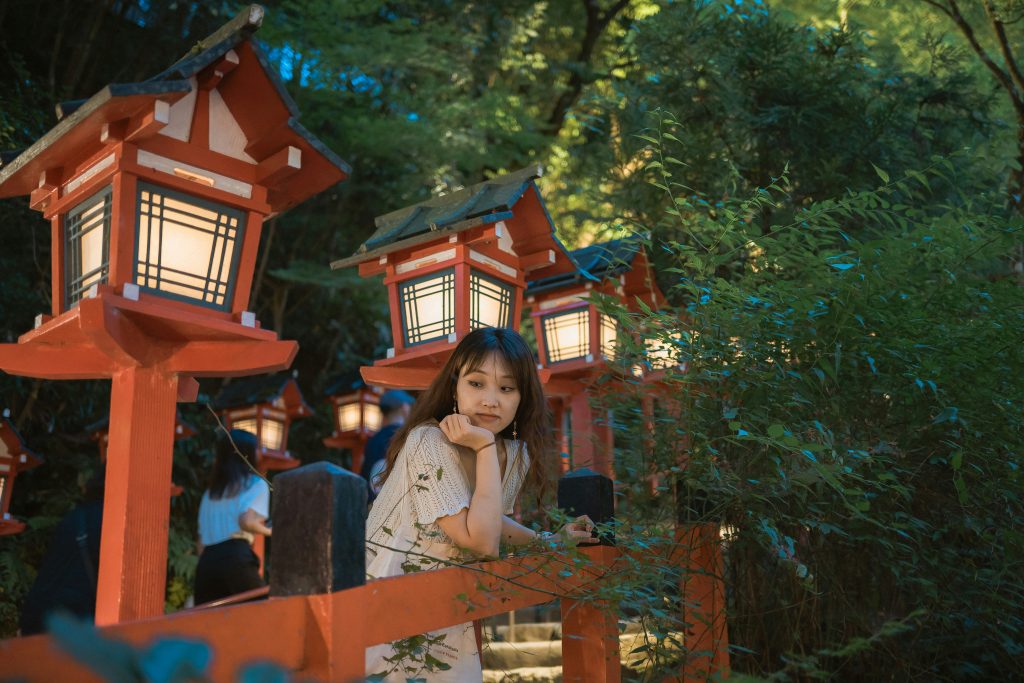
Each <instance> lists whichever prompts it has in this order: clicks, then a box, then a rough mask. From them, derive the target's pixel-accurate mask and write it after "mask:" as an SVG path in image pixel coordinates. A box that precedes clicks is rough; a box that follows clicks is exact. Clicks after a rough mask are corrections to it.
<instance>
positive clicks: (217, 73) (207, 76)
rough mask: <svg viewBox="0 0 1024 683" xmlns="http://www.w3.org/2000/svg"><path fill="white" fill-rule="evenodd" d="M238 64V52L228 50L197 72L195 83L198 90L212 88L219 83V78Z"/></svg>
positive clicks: (221, 78)
mask: <svg viewBox="0 0 1024 683" xmlns="http://www.w3.org/2000/svg"><path fill="white" fill-rule="evenodd" d="M236 66H238V53H237V52H235V51H234V50H228V52H227V54H225V55H224V56H223V57H221V58H220V60H218V61H217V62H215V63H213V64H211V65H210V66H208V67H206V68H205V69H203V70H202V71H201V72H199V76H198V77H197V78H196V83H197V84H198V86H199V89H200V90H213V89H214V88H216V87H217V86H218V85H220V82H221V80H223V78H224V77H225V76H227V75H228V74H229V73H231V72H232V71H234V70H235V67H236Z"/></svg>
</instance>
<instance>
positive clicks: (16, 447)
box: [0, 416, 43, 536]
mask: <svg viewBox="0 0 1024 683" xmlns="http://www.w3.org/2000/svg"><path fill="white" fill-rule="evenodd" d="M42 462H43V460H42V458H40V457H39V456H38V455H36V454H35V453H33V452H32V451H30V450H29V449H28V447H27V446H25V442H24V441H22V439H21V435H20V434H18V432H17V430H16V429H15V428H14V425H12V424H11V422H10V421H9V420H8V419H7V417H6V416H4V417H0V536H10V535H13V534H17V533H21V532H22V531H24V530H25V524H24V523H23V522H20V521H18V520H17V519H15V518H14V517H13V516H12V515H11V513H10V506H11V494H12V493H14V480H15V479H16V478H17V476H18V473H19V472H24V471H25V470H29V469H32V468H33V467H37V466H39V465H41V464H42Z"/></svg>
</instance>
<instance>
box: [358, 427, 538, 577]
mask: <svg viewBox="0 0 1024 683" xmlns="http://www.w3.org/2000/svg"><path fill="white" fill-rule="evenodd" d="M505 452H506V453H507V454H508V456H507V462H506V463H505V471H504V472H503V473H502V478H501V484H502V486H501V488H502V511H503V513H504V514H506V515H511V514H512V513H513V511H514V509H515V504H516V498H517V497H518V496H519V490H520V489H521V488H522V485H523V480H524V479H525V477H526V472H527V471H528V470H529V466H530V458H529V455H528V454H527V452H526V444H525V443H523V442H521V441H512V440H509V439H506V440H505ZM474 483H475V482H474ZM474 483H471V482H470V481H469V479H468V477H467V476H466V472H465V470H464V469H463V468H462V463H461V461H460V459H459V454H458V451H457V450H456V447H455V446H454V445H453V444H452V443H451V442H450V441H448V438H447V437H446V436H445V435H444V432H442V431H441V429H440V427H438V426H437V425H436V423H428V424H424V425H421V426H419V427H416V428H415V429H413V430H412V431H411V432H410V433H409V436H408V438H407V439H406V441H405V445H404V446H403V448H402V450H401V452H400V453H399V454H398V458H397V459H396V460H395V467H394V469H393V470H392V472H391V474H390V476H389V477H388V480H387V481H386V482H384V487H383V488H382V489H381V492H380V495H378V496H377V499H376V500H375V501H374V503H373V508H372V509H371V510H370V516H369V518H368V519H367V520H366V542H367V545H366V570H367V578H368V579H374V578H383V577H386V576H396V575H397V574H403V573H405V571H397V572H396V571H394V569H393V563H390V562H389V563H382V562H381V561H379V560H380V559H381V558H380V556H381V555H382V554H384V555H386V554H388V553H387V550H389V549H390V550H391V551H392V552H396V551H397V552H402V553H403V555H404V554H406V553H407V552H408V551H412V552H414V553H417V555H419V554H423V555H429V556H430V557H435V558H437V559H440V560H447V559H449V558H451V557H452V556H453V555H454V553H455V548H454V546H452V543H451V539H450V538H448V536H447V535H446V534H445V533H444V532H443V531H441V528H440V527H439V526H438V525H437V524H436V520H437V519H438V518H440V517H447V516H449V515H454V514H457V513H458V512H459V511H460V510H462V509H463V508H468V507H469V502H470V499H471V498H472V495H473V486H474ZM382 546H384V547H382ZM403 559H410V560H412V559H414V558H408V557H406V558H403ZM433 565H434V566H436V563H433ZM424 568H427V567H426V566H424ZM430 568H433V566H432V567H430ZM375 569H376V570H377V571H374V570H375ZM409 569H411V567H410V568H409Z"/></svg>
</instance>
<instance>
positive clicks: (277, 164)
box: [256, 145, 302, 186]
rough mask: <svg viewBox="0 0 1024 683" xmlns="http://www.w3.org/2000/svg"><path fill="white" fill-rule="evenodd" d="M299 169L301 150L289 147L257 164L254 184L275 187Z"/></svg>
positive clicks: (300, 166)
mask: <svg viewBox="0 0 1024 683" xmlns="http://www.w3.org/2000/svg"><path fill="white" fill-rule="evenodd" d="M301 168H302V150H301V149H299V148H298V147H292V146H290V145H289V146H288V147H284V148H282V149H280V150H278V151H277V152H276V153H274V154H272V155H270V156H269V157H267V158H266V159H264V160H263V161H261V162H260V163H259V165H258V166H257V167H256V182H257V183H259V184H260V185H269V186H273V185H277V184H278V183H280V182H281V181H282V180H284V179H285V178H287V177H288V176H290V175H292V174H293V173H295V172H296V171H298V170H299V169H301Z"/></svg>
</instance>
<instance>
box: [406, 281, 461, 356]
mask: <svg viewBox="0 0 1024 683" xmlns="http://www.w3.org/2000/svg"><path fill="white" fill-rule="evenodd" d="M398 298H399V300H400V301H401V307H402V328H403V332H404V334H405V344H406V345H407V346H413V345H415V344H424V343H426V342H429V341H434V340H436V339H443V338H445V337H447V336H448V335H450V334H452V333H453V332H455V270H454V269H451V270H444V271H441V272H439V273H434V274H432V275H428V276H426V277H422V278H417V279H415V280H410V281H408V282H403V283H402V284H401V285H399V287H398Z"/></svg>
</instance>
